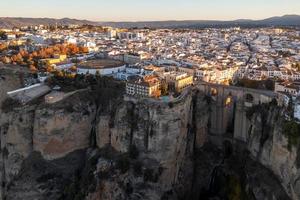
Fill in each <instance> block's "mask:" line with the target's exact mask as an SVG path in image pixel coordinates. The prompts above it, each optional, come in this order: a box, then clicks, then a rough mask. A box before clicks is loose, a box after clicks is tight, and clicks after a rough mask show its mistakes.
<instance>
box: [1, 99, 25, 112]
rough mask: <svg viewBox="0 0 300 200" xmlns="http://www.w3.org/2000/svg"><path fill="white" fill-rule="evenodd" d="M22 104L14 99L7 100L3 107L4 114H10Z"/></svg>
mask: <svg viewBox="0 0 300 200" xmlns="http://www.w3.org/2000/svg"><path fill="white" fill-rule="evenodd" d="M20 105H21V104H20V103H19V102H18V101H17V100H14V99H12V98H6V99H5V100H4V101H3V102H2V105H1V110H2V111H3V112H4V113H8V112H10V111H12V110H13V109H14V107H17V106H20Z"/></svg>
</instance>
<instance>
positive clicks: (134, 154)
mask: <svg viewBox="0 0 300 200" xmlns="http://www.w3.org/2000/svg"><path fill="white" fill-rule="evenodd" d="M129 157H130V158H132V159H137V158H138V157H139V150H138V148H137V147H136V146H135V145H134V144H133V145H130V147H129Z"/></svg>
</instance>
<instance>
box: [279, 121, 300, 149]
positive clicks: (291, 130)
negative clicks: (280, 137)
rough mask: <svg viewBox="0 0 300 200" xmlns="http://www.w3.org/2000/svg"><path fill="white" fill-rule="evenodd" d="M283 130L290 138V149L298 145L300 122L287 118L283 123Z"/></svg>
mask: <svg viewBox="0 0 300 200" xmlns="http://www.w3.org/2000/svg"><path fill="white" fill-rule="evenodd" d="M282 132H283V134H284V135H285V136H286V137H287V138H288V149H289V150H291V149H292V147H297V146H298V144H299V139H300V124H298V123H297V122H296V121H294V120H290V121H288V120H285V121H284V122H283V125H282Z"/></svg>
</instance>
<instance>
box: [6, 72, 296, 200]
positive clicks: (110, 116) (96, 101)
mask: <svg viewBox="0 0 300 200" xmlns="http://www.w3.org/2000/svg"><path fill="white" fill-rule="evenodd" d="M0 72H1V71H0ZM2 77H4V79H3V78H2V80H7V81H3V82H1V94H2V95H0V100H1V101H2V102H1V104H2V106H1V109H2V110H1V116H0V134H1V137H0V138H1V152H0V168H1V170H0V171H1V173H0V181H1V183H2V185H1V193H0V194H1V196H0V199H14V200H15V199H16V200H18V199H22V200H26V199H28V200H29V199H67V200H68V199H70V200H73V199H91V200H94V199H95V200H96V199H97V200H102V199H103V200H107V199H120V200H122V199H133V200H134V199H148V200H156V199H170V200H173V199H174V200H176V199H178V200H179V199H189V200H190V199H199V198H200V197H201V198H203V199H210V198H219V199H278V200H281V199H289V198H290V199H299V196H300V195H299V191H300V190H299V181H298V180H299V170H298V168H299V156H298V154H299V145H298V138H297V137H296V136H297V135H298V134H296V136H295V134H294V133H290V132H287V128H286V124H287V122H286V120H285V118H284V113H285V111H284V110H283V108H281V107H278V106H275V105H271V104H270V105H265V104H262V105H259V106H254V107H253V110H252V111H251V112H250V111H249V113H250V114H248V115H247V117H249V123H250V126H249V130H246V131H245V132H247V133H248V140H247V142H246V143H242V142H240V141H238V140H236V139H234V138H232V137H231V138H226V137H224V138H223V140H224V141H223V143H222V146H215V145H212V144H211V142H210V137H209V134H210V133H209V127H210V126H211V125H210V123H211V114H212V113H211V112H213V110H212V109H211V99H210V98H209V97H208V96H206V95H205V94H203V93H202V92H200V91H199V90H198V89H197V88H190V89H189V90H187V91H186V92H185V93H184V94H183V96H181V97H179V98H178V99H175V100H173V101H171V102H162V101H158V100H155V99H135V98H131V97H126V96H125V98H123V93H122V92H121V91H123V88H122V87H123V86H122V85H120V84H119V83H116V82H108V81H111V80H108V79H107V80H106V79H102V78H99V77H98V78H97V80H96V82H98V83H99V84H98V85H96V86H92V87H90V88H87V89H83V90H77V91H73V92H72V93H69V94H68V95H67V97H66V98H65V99H63V100H61V101H58V102H56V103H52V104H46V103H45V101H44V99H43V98H40V99H37V100H35V101H34V102H30V103H29V104H27V105H19V104H16V103H15V102H9V101H7V99H6V98H3V97H4V96H5V93H6V92H7V91H8V90H12V89H15V87H19V85H21V82H22V81H21V80H20V79H19V78H20V77H19V75H18V72H16V74H14V75H13V76H12V74H11V73H7V74H6V73H2ZM10 78H11V79H10ZM93 81H95V80H93ZM2 86H3V87H2ZM5 102H6V103H5ZM7 102H8V103H7ZM3 105H6V106H3ZM295 138H296V140H295Z"/></svg>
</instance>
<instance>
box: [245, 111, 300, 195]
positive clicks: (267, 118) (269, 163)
mask: <svg viewBox="0 0 300 200" xmlns="http://www.w3.org/2000/svg"><path fill="white" fill-rule="evenodd" d="M265 106H266V105H265ZM284 113H285V112H284V110H283V109H282V108H278V107H274V106H269V107H268V108H267V109H260V110H259V112H256V113H254V114H253V116H252V118H251V126H250V130H249V141H248V149H249V151H250V152H251V154H252V156H253V157H254V159H256V160H257V161H258V162H259V163H261V164H263V165H264V166H266V167H267V168H269V169H270V170H271V171H272V172H273V173H274V174H275V175H276V177H277V178H278V179H279V181H280V183H281V184H282V185H283V187H284V188H285V190H286V191H287V193H288V194H289V195H290V197H291V198H292V199H300V192H299V191H300V181H299V180H300V169H299V167H300V166H299V161H298V160H297V159H298V157H299V155H298V154H299V144H296V145H291V144H289V139H288V136H287V135H286V133H284V130H283V125H284V123H285V122H284V116H283V114H284Z"/></svg>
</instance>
